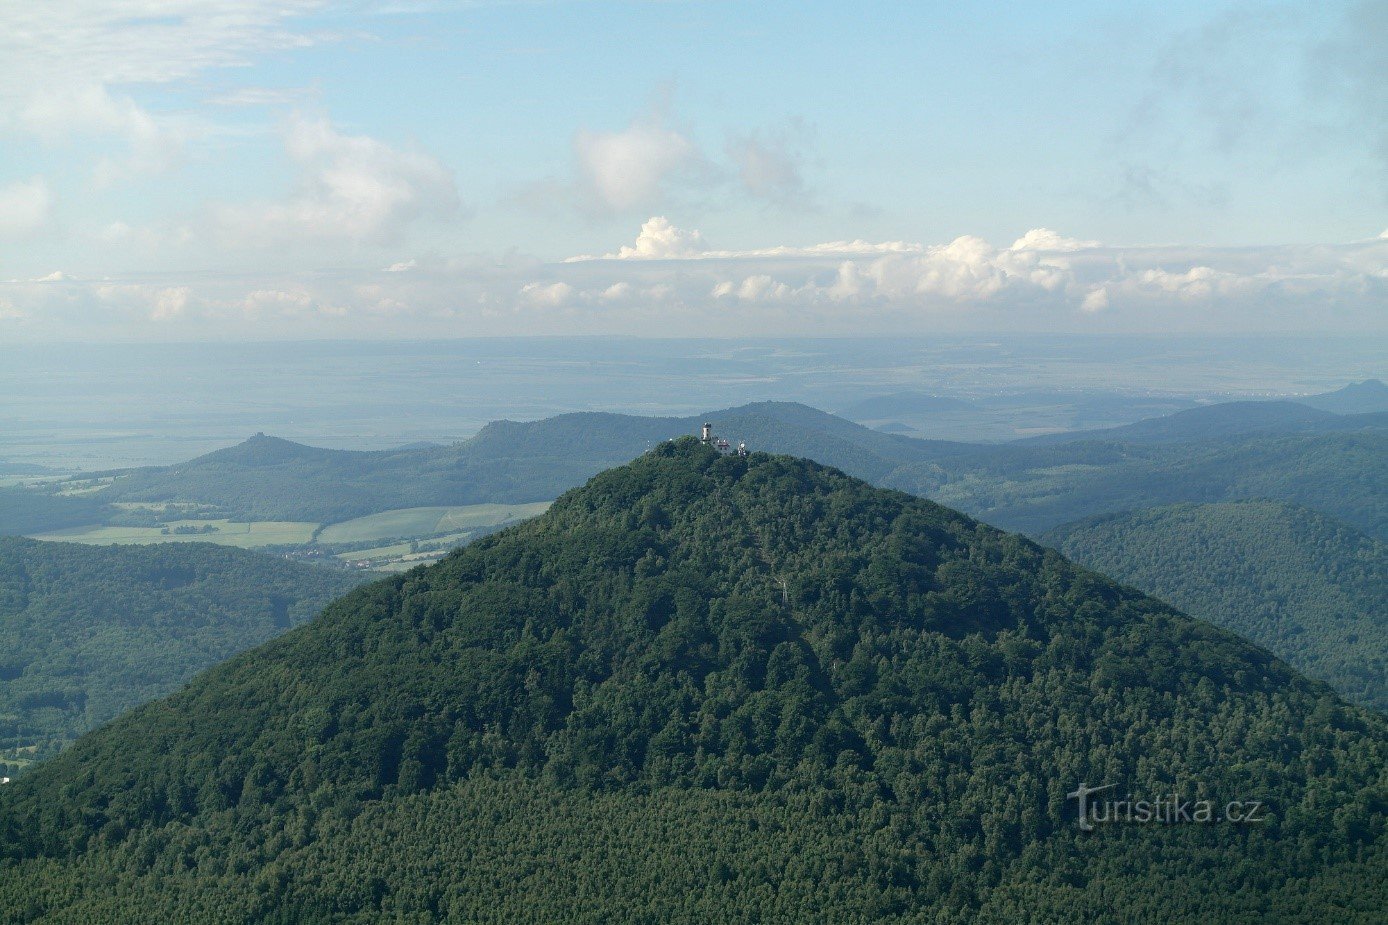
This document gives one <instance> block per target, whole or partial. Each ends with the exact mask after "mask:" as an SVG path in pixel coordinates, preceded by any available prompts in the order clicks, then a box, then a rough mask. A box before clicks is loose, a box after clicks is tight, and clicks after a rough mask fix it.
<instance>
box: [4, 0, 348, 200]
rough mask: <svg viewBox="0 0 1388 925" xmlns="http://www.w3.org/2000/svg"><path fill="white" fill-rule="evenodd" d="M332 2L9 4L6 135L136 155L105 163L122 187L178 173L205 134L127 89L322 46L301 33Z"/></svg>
mask: <svg viewBox="0 0 1388 925" xmlns="http://www.w3.org/2000/svg"><path fill="white" fill-rule="evenodd" d="M325 5H326V0H176V2H165V3H155V2H151V0H46V2H43V3H5V4H0V128H10V129H13V130H18V131H24V132H27V133H30V134H33V135H35V136H37V137H38V138H40V139H41V140H43V141H44V142H46V143H49V144H58V143H61V142H64V141H68V140H72V139H74V137H75V136H81V135H89V134H98V135H110V136H113V137H116V138H119V139H121V140H122V141H123V143H124V146H125V151H124V153H122V154H120V155H111V154H106V153H101V154H98V156H97V161H96V167H95V174H94V177H95V180H96V182H97V183H98V184H107V183H111V182H114V181H117V180H120V179H123V178H125V177H128V176H130V175H133V174H136V173H144V172H152V171H154V172H157V171H162V170H166V169H168V168H170V167H171V166H175V165H176V164H177V163H179V161H180V159H181V154H182V150H183V147H184V145H185V143H186V142H187V141H188V140H189V138H190V137H192V136H193V135H195V134H196V133H197V132H198V131H199V129H198V128H197V127H196V126H195V122H194V120H192V119H191V118H189V117H188V116H186V115H184V114H177V113H160V112H152V111H150V110H149V109H148V108H146V107H144V106H141V105H139V104H138V103H136V102H135V100H134V99H133V98H132V97H131V96H130V94H129V93H128V92H127V91H126V90H125V89H123V88H127V87H133V86H150V85H159V84H168V83H172V82H175V81H182V80H186V79H189V78H192V77H195V76H197V75H199V74H202V73H203V72H205V71H207V70H209V69H214V68H227V67H235V66H240V65H245V64H247V63H249V62H250V61H251V60H253V59H254V58H255V57H256V56H258V55H261V54H264V53H266V52H270V51H275V50H282V49H287V48H296V47H303V46H306V45H310V44H313V43H314V42H315V41H318V40H319V37H317V36H313V35H309V34H307V33H304V32H302V31H296V30H294V29H291V28H290V25H291V23H292V21H293V20H294V19H295V18H296V17H299V16H302V15H304V14H306V13H310V12H313V11H315V10H318V9H321V8H322V7H324V6H325Z"/></svg>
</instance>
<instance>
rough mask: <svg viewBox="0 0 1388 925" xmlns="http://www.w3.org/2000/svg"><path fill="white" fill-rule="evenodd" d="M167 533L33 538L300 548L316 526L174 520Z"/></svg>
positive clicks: (73, 531)
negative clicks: (202, 530) (211, 529)
mask: <svg viewBox="0 0 1388 925" xmlns="http://www.w3.org/2000/svg"><path fill="white" fill-rule="evenodd" d="M209 525H210V526H213V527H216V528H217V529H216V531H215V532H212V533H174V532H172V531H173V530H174V529H175V528H176V527H185V526H186V527H203V526H209ZM167 526H168V528H169V530H170V532H169V533H164V532H162V530H161V528H160V527H103V526H91V527H71V528H69V529H67V530H55V531H53V532H52V533H41V534H37V535H35V536H34V539H36V540H61V541H62V542H65V543H91V544H96V545H111V544H129V545H147V544H149V543H218V544H220V545H222V546H240V547H242V548H246V549H250V548H254V547H256V546H280V545H287V544H298V545H302V544H305V543H308V542H309V541H310V540H312V539H313V531H314V530H316V529H318V525H317V524H312V523H299V522H296V521H281V520H261V521H255V522H253V523H233V522H232V521H229V520H176V521H172V522H171V523H169V524H168V525H167Z"/></svg>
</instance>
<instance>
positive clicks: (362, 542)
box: [33, 501, 549, 572]
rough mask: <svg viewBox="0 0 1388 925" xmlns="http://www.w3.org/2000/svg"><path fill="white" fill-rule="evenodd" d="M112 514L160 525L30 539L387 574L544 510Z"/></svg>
mask: <svg viewBox="0 0 1388 925" xmlns="http://www.w3.org/2000/svg"><path fill="white" fill-rule="evenodd" d="M114 506H115V507H116V508H117V509H118V510H120V511H122V512H124V513H127V514H148V515H151V517H154V518H157V519H158V520H159V522H158V523H156V524H154V525H125V524H89V525H86V526H81V527H69V528H67V529H63V530H53V531H50V532H46V533H39V534H34V535H33V538H34V539H37V540H55V541H63V542H68V543H87V544H90V545H148V544H151V543H193V542H201V543H217V544H220V545H223V546H238V547H241V548H244V549H255V548H261V547H275V549H276V551H278V552H280V553H283V554H285V555H286V556H288V557H289V558H293V559H302V560H306V561H307V560H312V561H317V562H320V563H321V562H325V561H335V562H336V563H338V565H339V567H348V568H352V569H358V570H362V571H373V572H390V571H401V570H403V569H407V568H413V567H414V566H416V565H420V564H422V563H426V562H433V561H437V560H438V559H440V558H442V557H443V556H445V555H447V553H448V552H449V551H450V550H452V549H454V548H456V547H457V546H461V545H462V544H464V543H466V542H467V541H468V540H470V539H472V538H473V537H474V536H476V535H477V533H478V532H479V531H488V530H491V529H494V528H496V527H500V526H503V525H506V524H510V523H516V522H519V521H521V520H525V519H527V518H530V517H534V516H536V515H538V514H541V513H543V512H544V511H545V509H546V508H548V507H549V502H547V501H544V502H538V503H532V504H469V505H460V506H455V507H418V508H402V509H400V510H395V511H383V512H381V513H379V514H372V515H370V516H367V517H359V518H357V519H355V520H348V521H344V522H342V523H337V524H328V525H327V526H323V525H321V524H316V523H310V522H306V521H278V520H275V521H270V520H261V521H251V522H248V523H243V522H238V521H232V520H229V519H226V518H215V519H213V518H197V517H196V516H190V515H195V514H197V513H200V512H198V511H197V510H196V508H197V507H198V505H195V504H190V503H186V502H120V503H118V504H117V505H114ZM180 514H181V515H183V516H182V517H180V516H179V515H180ZM165 517H169V518H171V519H169V520H164V519H163V518H165ZM172 518H178V519H172Z"/></svg>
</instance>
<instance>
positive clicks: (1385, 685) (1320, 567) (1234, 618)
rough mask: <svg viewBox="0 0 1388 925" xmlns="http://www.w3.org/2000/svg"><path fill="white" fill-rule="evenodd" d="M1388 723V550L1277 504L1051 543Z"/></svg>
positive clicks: (1108, 521) (1145, 516)
mask: <svg viewBox="0 0 1388 925" xmlns="http://www.w3.org/2000/svg"><path fill="white" fill-rule="evenodd" d="M1043 539H1044V541H1045V542H1047V543H1049V544H1051V545H1054V546H1055V547H1056V548H1057V549H1059V550H1060V551H1061V552H1063V553H1065V555H1067V556H1069V557H1070V558H1072V559H1074V560H1075V561H1077V562H1082V563H1084V564H1085V565H1087V566H1089V567H1090V568H1093V569H1095V570H1096V571H1100V572H1103V573H1104V574H1106V575H1110V576H1112V577H1114V578H1117V579H1119V580H1120V581H1124V582H1127V583H1128V584H1131V585H1133V586H1134V587H1137V588H1140V589H1141V590H1143V591H1145V592H1147V593H1148V594H1151V595H1154V596H1156V597H1160V598H1161V599H1162V600H1165V601H1169V602H1171V603H1172V604H1175V605H1176V606H1177V607H1180V608H1181V609H1182V610H1184V611H1185V612H1187V613H1189V614H1191V615H1192V616H1196V617H1199V618H1201V619H1202V620H1209V621H1210V622H1211V623H1214V624H1216V625H1218V626H1222V627H1224V628H1225V629H1229V630H1233V631H1234V632H1236V633H1238V634H1239V635H1241V636H1244V637H1245V638H1247V639H1251V640H1253V641H1254V642H1256V643H1258V644H1259V645H1263V646H1267V648H1269V649H1270V650H1272V652H1273V653H1274V654H1276V655H1277V656H1278V657H1279V658H1283V659H1285V660H1286V661H1287V662H1289V663H1290V664H1291V665H1293V666H1294V667H1296V668H1297V669H1298V670H1300V671H1303V672H1305V673H1306V674H1307V675H1308V676H1310V677H1313V678H1318V679H1320V680H1322V681H1325V682H1326V683H1328V684H1330V685H1331V686H1332V687H1334V688H1335V689H1336V690H1338V691H1339V692H1340V693H1341V694H1342V695H1344V696H1345V697H1346V698H1347V699H1349V700H1352V701H1355V702H1356V703H1360V704H1364V705H1365V706H1371V707H1374V708H1376V709H1378V710H1382V711H1385V712H1388V545H1385V544H1383V543H1380V542H1378V541H1376V540H1373V539H1371V538H1369V537H1367V536H1365V535H1364V534H1363V533H1360V532H1359V531H1358V530H1355V529H1354V528H1353V527H1350V526H1348V525H1346V524H1343V523H1340V522H1338V521H1336V520H1334V519H1332V518H1329V517H1326V516H1325V515H1323V514H1317V513H1316V512H1315V511H1310V510H1307V509H1306V508H1301V507H1296V506H1295V505H1290V504H1282V503H1278V502H1275V501H1240V502H1235V503H1230V504H1182V505H1176V506H1173V507H1164V508H1155V509H1151V510H1143V511H1134V512H1128V513H1122V514H1111V515H1105V516H1102V517H1097V518H1093V519H1090V520H1084V521H1080V522H1079V523H1074V524H1067V525H1065V526H1063V527H1058V528H1056V529H1055V530H1052V531H1051V532H1049V533H1047V534H1046V535H1045V536H1044V537H1043Z"/></svg>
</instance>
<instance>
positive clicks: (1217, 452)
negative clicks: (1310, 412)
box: [882, 427, 1388, 540]
mask: <svg viewBox="0 0 1388 925" xmlns="http://www.w3.org/2000/svg"><path fill="white" fill-rule="evenodd" d="M882 484H885V485H888V486H890V487H892V488H898V489H901V490H902V491H908V492H911V493H912V494H919V495H923V496H925V497H928V498H933V499H934V500H936V501H939V502H940V503H941V504H947V505H949V506H950V507H954V508H958V509H959V510H962V511H966V512H967V513H969V514H970V515H972V516H974V517H978V518H980V519H981V520H985V521H987V522H988V523H990V524H994V525H996V526H999V527H1003V528H1004V529H1008V530H1020V531H1022V532H1024V533H1027V534H1030V535H1040V534H1041V533H1044V532H1045V531H1046V530H1049V529H1052V528H1053V527H1057V526H1059V525H1061V524H1064V523H1068V522H1070V521H1074V520H1080V519H1082V518H1085V517H1091V516H1094V515H1097V514H1106V513H1113V512H1117V511H1127V510H1134V509H1137V508H1144V507H1159V506H1163V505H1167V504H1175V503H1179V502H1215V501H1235V500H1240V499H1252V498H1273V499H1276V500H1279V501H1287V502H1291V503H1294V504H1300V505H1303V506H1305V507H1309V508H1312V509H1314V510H1318V511H1321V512H1323V513H1326V514H1329V515H1331V516H1332V517H1335V518H1337V519H1339V520H1343V521H1345V522H1346V523H1349V524H1352V525H1353V526H1355V527H1358V528H1359V529H1360V530H1363V531H1364V532H1366V533H1368V534H1369V535H1370V536H1373V537H1375V538H1377V539H1380V540H1388V427H1370V428H1365V429H1363V430H1360V431H1356V432H1351V433H1316V434H1241V435H1237V436H1233V437H1222V438H1210V439H1205V440H1198V441H1191V442H1186V443H1174V444H1167V443H1147V444H1141V443H1131V444H1129V443H1103V442H1076V443H1066V444H1060V445H1057V446H1027V445H1018V444H1012V445H1007V446H999V447H989V448H984V449H980V450H974V451H970V452H967V453H961V454H958V455H952V456H949V457H948V458H944V459H941V460H938V461H931V462H924V463H911V464H907V465H903V466H901V467H900V468H899V469H897V470H895V471H894V472H892V473H891V475H889V476H888V477H886V478H885V479H883V480H882Z"/></svg>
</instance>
